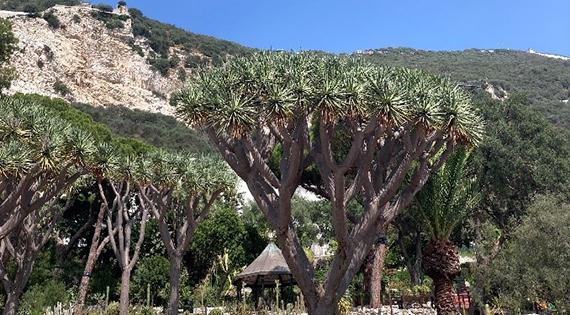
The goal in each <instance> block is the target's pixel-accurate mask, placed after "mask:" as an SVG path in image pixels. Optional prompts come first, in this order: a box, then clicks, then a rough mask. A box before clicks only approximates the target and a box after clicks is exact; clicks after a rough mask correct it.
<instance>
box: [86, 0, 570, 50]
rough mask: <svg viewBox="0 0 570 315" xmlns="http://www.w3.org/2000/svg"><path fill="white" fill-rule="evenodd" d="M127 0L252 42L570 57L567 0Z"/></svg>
mask: <svg viewBox="0 0 570 315" xmlns="http://www.w3.org/2000/svg"><path fill="white" fill-rule="evenodd" d="M93 1H96V0H93ZM105 2H107V3H113V2H114V1H109V0H105ZM127 2H128V4H129V6H130V7H136V8H139V9H141V10H142V11H143V12H144V13H145V15H147V16H150V17H152V18H155V19H158V20H160V21H164V22H168V23H172V24H175V25H177V26H179V27H182V28H184V29H187V30H189V31H192V32H195V33H200V34H206V35H211V36H215V37H218V38H222V39H227V40H231V41H234V42H238V43H241V44H243V45H245V46H250V47H257V48H273V49H287V50H289V49H293V50H298V49H319V50H325V51H329V52H352V51H355V50H359V49H368V48H382V47H412V48H419V49H429V50H462V49H466V48H510V49H518V50H526V49H528V48H533V49H535V50H537V51H542V52H549V53H556V54H562V55H566V56H570V0H440V1H437V0H430V1H427V0H415V1H413V0H376V1H374V0H343V1H340V0H328V1H327V0H257V1H254V0H223V1H222V0H201V1H198V0H160V1H159V0H130V1H127Z"/></svg>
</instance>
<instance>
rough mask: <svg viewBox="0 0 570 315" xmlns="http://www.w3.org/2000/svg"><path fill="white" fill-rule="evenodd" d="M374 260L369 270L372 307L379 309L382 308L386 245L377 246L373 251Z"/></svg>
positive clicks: (371, 261)
mask: <svg viewBox="0 0 570 315" xmlns="http://www.w3.org/2000/svg"><path fill="white" fill-rule="evenodd" d="M372 256H373V257H371V258H372V259H371V260H370V261H369V263H370V266H369V267H368V268H367V270H369V272H370V276H369V278H370V289H369V290H368V291H369V294H370V307H372V308H379V307H381V306H382V271H383V269H384V259H385V258H386V245H385V244H382V243H380V244H377V245H376V246H375V247H374V248H373V249H372Z"/></svg>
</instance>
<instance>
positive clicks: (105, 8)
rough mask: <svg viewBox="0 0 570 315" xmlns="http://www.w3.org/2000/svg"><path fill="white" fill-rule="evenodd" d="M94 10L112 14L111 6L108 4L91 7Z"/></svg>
mask: <svg viewBox="0 0 570 315" xmlns="http://www.w3.org/2000/svg"><path fill="white" fill-rule="evenodd" d="M93 7H94V8H95V9H98V10H101V11H103V12H113V6H110V5H108V4H104V3H100V4H96V5H94V6H93Z"/></svg>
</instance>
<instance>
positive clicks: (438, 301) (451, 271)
mask: <svg viewBox="0 0 570 315" xmlns="http://www.w3.org/2000/svg"><path fill="white" fill-rule="evenodd" d="M468 158H469V153H468V151H466V150H465V149H461V150H459V151H457V152H456V153H455V154H454V155H452V156H451V158H450V159H449V160H448V161H447V163H445V164H444V166H443V167H442V168H441V169H440V170H439V171H438V172H436V173H434V174H432V176H431V178H430V179H429V180H428V182H427V183H426V185H425V186H424V189H423V190H422V191H420V192H419V193H418V195H417V198H416V202H415V203H414V206H413V209H414V210H412V211H414V215H415V217H416V218H418V219H419V220H421V221H420V222H421V223H422V226H423V227H424V228H423V229H424V230H425V231H426V233H427V234H428V236H429V241H428V243H427V245H426V246H425V248H424V249H423V260H422V262H423V268H424V271H425V273H426V274H427V275H428V276H429V277H430V278H432V279H433V282H434V285H435V307H436V309H437V313H438V314H439V315H450V314H456V313H457V309H456V307H455V290H454V288H453V279H454V278H455V276H457V275H458V274H459V272H460V271H461V269H460V266H459V252H458V249H457V246H456V245H455V244H454V243H453V241H451V240H450V237H451V234H452V233H453V231H454V230H455V228H456V227H457V226H458V225H459V224H460V223H461V222H463V220H464V219H465V217H466V216H467V215H468V214H469V213H470V212H471V210H472V209H473V208H474V207H475V206H476V205H477V202H478V194H477V192H476V190H477V186H476V182H475V178H473V177H470V176H468V174H467V162H468Z"/></svg>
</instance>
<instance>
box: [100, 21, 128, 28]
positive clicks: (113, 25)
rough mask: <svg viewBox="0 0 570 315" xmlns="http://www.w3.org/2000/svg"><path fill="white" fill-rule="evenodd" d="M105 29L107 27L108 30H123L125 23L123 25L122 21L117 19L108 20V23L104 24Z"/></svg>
mask: <svg viewBox="0 0 570 315" xmlns="http://www.w3.org/2000/svg"><path fill="white" fill-rule="evenodd" d="M105 27H107V28H108V29H110V30H116V29H121V28H125V23H123V21H121V20H118V19H109V20H108V21H106V22H105Z"/></svg>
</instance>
